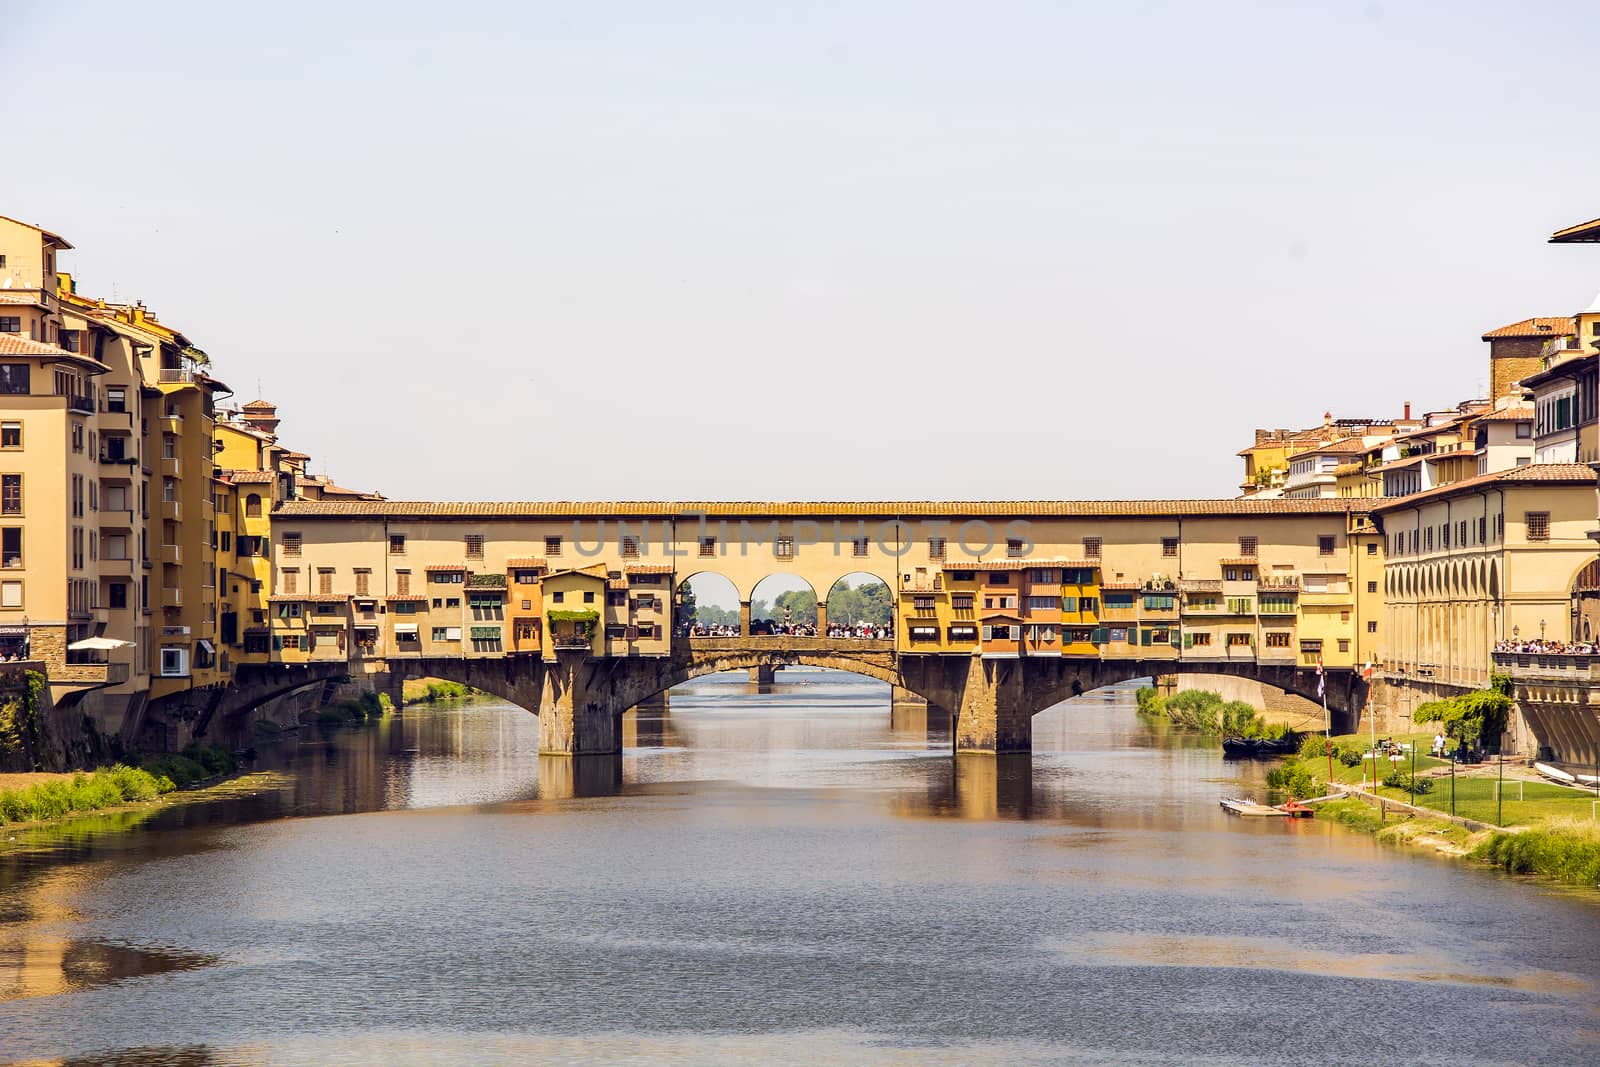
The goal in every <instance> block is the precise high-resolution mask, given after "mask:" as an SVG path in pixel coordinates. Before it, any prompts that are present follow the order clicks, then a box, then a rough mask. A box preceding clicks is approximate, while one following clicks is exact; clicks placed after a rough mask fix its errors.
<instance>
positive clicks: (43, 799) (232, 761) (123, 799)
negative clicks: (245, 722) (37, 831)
mask: <svg viewBox="0 0 1600 1067" xmlns="http://www.w3.org/2000/svg"><path fill="white" fill-rule="evenodd" d="M238 770H239V757H238V756H237V755H236V754H235V753H234V752H233V751H232V750H230V749H227V748H223V747H221V746H219V745H191V746H189V747H188V748H186V749H184V750H183V751H182V752H174V753H163V754H160V755H147V756H144V757H142V758H139V759H138V760H137V765H130V764H124V763H118V764H115V765H113V766H110V767H100V768H98V769H96V770H92V771H77V772H70V773H55V772H24V773H18V774H8V775H5V776H3V778H4V781H3V782H0V827H5V828H7V829H10V828H13V827H19V826H34V825H42V824H47V823H51V822H56V821H59V820H62V819H66V818H70V817H72V816H76V815H84V814H88V813H92V812H104V811H111V810H114V809H118V808H123V807H126V806H128V805H131V804H141V803H145V802H148V801H152V800H155V799H157V798H159V797H161V796H163V795H165V794H168V793H173V792H176V791H178V790H181V789H186V788H188V787H192V786H197V785H205V784H210V783H213V782H220V781H222V780H224V779H228V778H231V777H233V776H234V775H235V774H237V773H238Z"/></svg>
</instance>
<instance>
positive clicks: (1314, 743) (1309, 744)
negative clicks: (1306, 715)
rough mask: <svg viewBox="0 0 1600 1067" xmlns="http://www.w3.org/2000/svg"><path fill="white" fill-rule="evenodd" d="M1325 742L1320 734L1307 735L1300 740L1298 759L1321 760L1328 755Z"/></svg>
mask: <svg viewBox="0 0 1600 1067" xmlns="http://www.w3.org/2000/svg"><path fill="white" fill-rule="evenodd" d="M1326 746H1327V740H1326V739H1325V738H1323V737H1322V736H1321V735H1320V734H1307V735H1306V736H1305V737H1303V738H1301V739H1300V758H1301V759H1303V760H1309V759H1322V758H1324V757H1325V756H1327V754H1328V750H1327V747H1326Z"/></svg>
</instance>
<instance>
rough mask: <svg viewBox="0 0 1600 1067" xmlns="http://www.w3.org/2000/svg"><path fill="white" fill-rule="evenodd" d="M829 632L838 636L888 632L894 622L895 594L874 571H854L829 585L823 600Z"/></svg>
mask: <svg viewBox="0 0 1600 1067" xmlns="http://www.w3.org/2000/svg"><path fill="white" fill-rule="evenodd" d="M823 604H824V614H825V616H826V618H827V632H828V634H829V635H832V636H838V637H848V636H852V635H855V636H865V635H868V634H878V633H887V632H890V631H892V628H893V625H894V594H893V592H892V591H891V586H890V584H889V583H888V582H886V581H884V580H883V579H882V578H880V577H878V576H877V575H876V574H873V573H872V572H870V571H851V572H850V573H849V574H844V575H841V576H840V577H839V578H838V579H836V580H835V581H834V583H833V585H831V586H829V587H828V596H827V599H826V600H825V601H824V602H823Z"/></svg>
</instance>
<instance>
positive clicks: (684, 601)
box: [672, 571, 739, 635]
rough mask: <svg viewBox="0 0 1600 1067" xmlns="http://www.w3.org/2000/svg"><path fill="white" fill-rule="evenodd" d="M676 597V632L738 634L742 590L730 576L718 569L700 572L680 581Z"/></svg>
mask: <svg viewBox="0 0 1600 1067" xmlns="http://www.w3.org/2000/svg"><path fill="white" fill-rule="evenodd" d="M673 600H674V604H673V618H672V625H673V628H674V631H675V632H677V633H679V634H685V635H693V634H707V635H711V634H732V635H737V634H738V633H739V590H738V588H737V587H736V586H735V585H734V584H733V582H732V581H731V580H730V579H728V578H727V577H725V576H723V575H721V574H718V573H717V572H715V571H697V572H695V573H694V574H691V575H689V576H688V577H687V578H685V579H684V580H683V581H681V582H679V583H678V588H677V590H676V594H675V596H674V597H673Z"/></svg>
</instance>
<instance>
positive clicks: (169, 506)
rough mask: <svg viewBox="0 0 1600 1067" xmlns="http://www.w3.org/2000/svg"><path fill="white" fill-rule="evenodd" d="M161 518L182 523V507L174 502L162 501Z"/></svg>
mask: <svg viewBox="0 0 1600 1067" xmlns="http://www.w3.org/2000/svg"><path fill="white" fill-rule="evenodd" d="M161 517H162V518H163V519H172V520H173V521H175V522H182V521H183V505H182V504H181V503H180V502H178V501H176V500H163V501H162V502H161Z"/></svg>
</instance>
